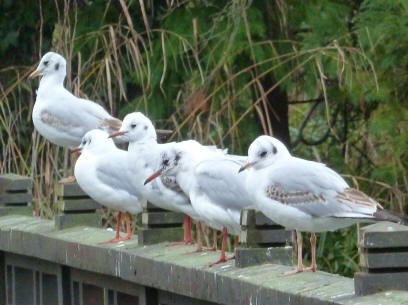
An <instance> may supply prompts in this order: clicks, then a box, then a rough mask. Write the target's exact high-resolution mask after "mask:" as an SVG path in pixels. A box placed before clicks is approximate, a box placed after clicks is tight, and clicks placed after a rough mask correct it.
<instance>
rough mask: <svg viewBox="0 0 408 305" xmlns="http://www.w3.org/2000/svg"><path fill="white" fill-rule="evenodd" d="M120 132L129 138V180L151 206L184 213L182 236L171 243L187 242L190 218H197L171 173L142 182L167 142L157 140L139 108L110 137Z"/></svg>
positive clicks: (157, 160)
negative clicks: (162, 142) (150, 182)
mask: <svg viewBox="0 0 408 305" xmlns="http://www.w3.org/2000/svg"><path fill="white" fill-rule="evenodd" d="M117 136H121V137H122V139H123V140H125V141H128V142H129V147H128V152H129V153H128V162H129V163H128V164H129V165H128V166H129V168H130V169H131V171H132V175H133V178H132V181H133V182H134V183H135V186H136V187H137V188H140V189H141V190H142V193H143V196H144V197H145V198H146V199H147V200H148V201H149V202H151V203H152V204H154V205H155V206H157V207H159V208H162V209H166V210H170V211H174V212H181V213H184V214H185V215H186V216H185V218H184V240H183V242H180V243H173V244H191V243H192V242H193V238H192V233H191V220H190V217H191V218H193V219H198V214H197V213H196V212H195V210H194V209H193V207H192V205H191V203H190V199H189V198H188V197H187V196H186V195H185V194H184V193H183V192H182V190H181V189H180V188H179V187H178V185H177V184H176V183H175V182H174V180H173V178H172V177H167V176H163V177H162V179H158V180H157V181H155V183H152V184H149V185H147V186H144V185H143V182H144V181H145V179H146V177H148V176H149V175H150V174H151V173H152V172H153V171H155V170H156V169H157V166H158V164H159V158H160V153H161V150H162V149H163V148H164V147H166V145H168V144H159V143H157V134H156V130H155V128H154V126H153V124H152V122H151V121H150V119H149V118H147V117H146V116H145V115H143V114H142V113H140V112H134V113H130V114H128V115H126V116H125V118H124V119H123V124H122V127H121V128H120V130H119V131H118V132H116V133H113V134H111V137H117Z"/></svg>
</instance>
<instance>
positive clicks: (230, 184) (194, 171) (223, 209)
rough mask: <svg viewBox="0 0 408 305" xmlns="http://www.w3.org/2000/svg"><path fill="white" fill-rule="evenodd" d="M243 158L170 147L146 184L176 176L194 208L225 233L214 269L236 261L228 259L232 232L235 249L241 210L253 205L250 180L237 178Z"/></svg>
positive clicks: (196, 148)
mask: <svg viewBox="0 0 408 305" xmlns="http://www.w3.org/2000/svg"><path fill="white" fill-rule="evenodd" d="M243 164H244V163H243V158H242V157H240V156H231V155H224V154H223V153H220V152H219V151H214V150H213V151H211V150H210V151H209V150H208V149H207V148H206V147H204V146H202V145H199V146H197V145H180V144H179V143H174V144H172V145H169V146H168V147H167V148H166V150H165V151H163V152H162V154H161V161H160V165H159V169H158V170H157V171H156V172H155V173H153V174H152V175H151V176H150V177H148V178H147V179H146V183H148V182H150V181H152V180H153V179H154V178H156V177H158V176H160V175H167V176H174V177H176V182H177V183H178V184H179V185H180V187H181V189H182V190H183V191H184V192H185V193H186V194H188V196H189V197H190V200H191V204H192V206H193V207H194V209H195V210H196V212H197V213H198V214H199V217H200V219H202V220H203V221H204V222H205V223H206V224H207V225H209V226H210V227H212V228H214V229H216V230H220V231H222V243H221V245H222V246H221V257H220V259H219V260H217V261H216V262H214V263H211V264H210V266H212V265H215V264H218V263H223V262H226V261H227V260H230V259H233V258H234V256H233V257H230V258H227V257H226V255H225V244H226V240H227V237H228V232H229V233H231V234H233V235H235V236H236V237H235V247H237V243H238V235H239V233H240V230H241V226H240V215H241V209H243V208H245V207H248V206H250V205H251V204H252V202H251V197H250V195H249V193H248V192H247V191H246V188H245V183H246V177H245V176H244V175H242V176H241V175H237V171H238V170H239V168H240V167H241V166H242V165H243Z"/></svg>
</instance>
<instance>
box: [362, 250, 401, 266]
mask: <svg viewBox="0 0 408 305" xmlns="http://www.w3.org/2000/svg"><path fill="white" fill-rule="evenodd" d="M390 251H391V249H390ZM359 265H360V266H361V267H364V268H368V269H383V268H408V251H401V252H384V253H367V252H361V253H360V263H359Z"/></svg>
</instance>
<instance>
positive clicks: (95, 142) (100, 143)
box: [72, 129, 116, 152]
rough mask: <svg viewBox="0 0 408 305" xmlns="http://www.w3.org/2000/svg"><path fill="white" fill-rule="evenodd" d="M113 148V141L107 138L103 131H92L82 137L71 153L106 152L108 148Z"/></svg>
mask: <svg viewBox="0 0 408 305" xmlns="http://www.w3.org/2000/svg"><path fill="white" fill-rule="evenodd" d="M115 147H116V146H115V144H114V143H113V140H112V139H110V138H109V137H108V134H107V133H106V132H105V131H103V130H100V129H93V130H91V131H88V132H87V133H86V134H85V135H84V136H83V137H82V140H81V144H80V145H79V146H78V147H75V148H74V149H72V152H86V151H91V152H107V151H109V149H110V148H115Z"/></svg>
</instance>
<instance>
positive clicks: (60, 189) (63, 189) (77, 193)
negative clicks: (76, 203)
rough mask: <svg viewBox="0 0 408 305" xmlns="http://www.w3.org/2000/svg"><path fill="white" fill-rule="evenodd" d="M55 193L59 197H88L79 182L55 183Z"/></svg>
mask: <svg viewBox="0 0 408 305" xmlns="http://www.w3.org/2000/svg"><path fill="white" fill-rule="evenodd" d="M55 194H56V195H57V196H58V197H63V198H66V197H88V194H86V193H85V192H84V191H83V190H82V189H81V187H80V186H79V184H78V183H77V182H73V183H65V184H62V183H56V184H55Z"/></svg>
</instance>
